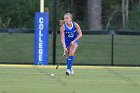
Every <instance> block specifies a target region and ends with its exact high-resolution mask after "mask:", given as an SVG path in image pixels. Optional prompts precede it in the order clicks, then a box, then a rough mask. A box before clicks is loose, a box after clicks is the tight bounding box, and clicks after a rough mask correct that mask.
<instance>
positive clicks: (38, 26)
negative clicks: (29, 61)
mask: <svg viewBox="0 0 140 93" xmlns="http://www.w3.org/2000/svg"><path fill="white" fill-rule="evenodd" d="M48 33H49V17H48V12H45V13H40V12H36V13H35V38H34V41H35V43H34V64H35V65H48V58H49V57H48V56H49V55H48V46H49V45H48V44H49V43H48V39H49V37H48Z"/></svg>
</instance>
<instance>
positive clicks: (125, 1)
mask: <svg viewBox="0 0 140 93" xmlns="http://www.w3.org/2000/svg"><path fill="white" fill-rule="evenodd" d="M128 11H129V0H122V27H123V29H124V28H125V26H126V23H127V22H128Z"/></svg>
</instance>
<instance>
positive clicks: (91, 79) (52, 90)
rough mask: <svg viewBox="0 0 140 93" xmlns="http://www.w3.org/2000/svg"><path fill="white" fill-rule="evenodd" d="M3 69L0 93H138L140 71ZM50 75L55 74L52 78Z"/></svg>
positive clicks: (115, 69)
mask: <svg viewBox="0 0 140 93" xmlns="http://www.w3.org/2000/svg"><path fill="white" fill-rule="evenodd" d="M74 70H75V74H74V75H71V76H66V75H65V66H63V67H62V66H61V67H60V68H59V69H57V70H56V69H55V66H32V65H0V93H139V91H140V67H107V66H106V67H103V66H102V67H101V66H97V67H96V66H74ZM49 73H53V74H55V76H54V77H51V76H50V74H49Z"/></svg>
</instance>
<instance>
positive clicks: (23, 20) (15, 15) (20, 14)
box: [0, 0, 39, 28]
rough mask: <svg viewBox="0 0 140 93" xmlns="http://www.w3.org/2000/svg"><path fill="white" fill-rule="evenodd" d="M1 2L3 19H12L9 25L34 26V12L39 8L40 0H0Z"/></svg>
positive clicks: (0, 8)
mask: <svg viewBox="0 0 140 93" xmlns="http://www.w3.org/2000/svg"><path fill="white" fill-rule="evenodd" d="M0 2H1V3H0V14H1V15H0V17H1V19H2V20H6V19H7V18H9V19H11V21H10V23H9V26H8V27H12V28H17V27H27V28H33V25H34V12H36V11H38V9H39V1H38V0H0Z"/></svg>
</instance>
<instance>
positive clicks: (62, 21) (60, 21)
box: [59, 13, 73, 26]
mask: <svg viewBox="0 0 140 93" xmlns="http://www.w3.org/2000/svg"><path fill="white" fill-rule="evenodd" d="M65 15H68V16H70V18H71V19H73V16H72V14H71V13H65V14H64V16H65ZM64 23H65V21H64V20H59V25H60V26H61V25H63V24H64Z"/></svg>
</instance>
